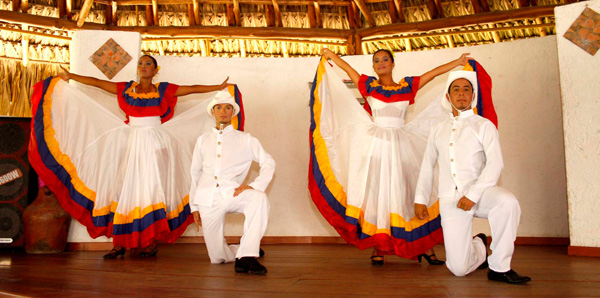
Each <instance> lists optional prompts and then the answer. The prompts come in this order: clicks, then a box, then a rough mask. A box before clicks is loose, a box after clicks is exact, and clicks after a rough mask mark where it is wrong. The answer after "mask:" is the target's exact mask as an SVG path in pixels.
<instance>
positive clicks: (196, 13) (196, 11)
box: [192, 0, 202, 26]
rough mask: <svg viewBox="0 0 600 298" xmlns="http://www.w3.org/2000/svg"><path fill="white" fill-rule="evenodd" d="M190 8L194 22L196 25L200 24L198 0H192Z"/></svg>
mask: <svg viewBox="0 0 600 298" xmlns="http://www.w3.org/2000/svg"><path fill="white" fill-rule="evenodd" d="M192 9H193V13H194V22H195V23H196V25H198V26H200V25H202V21H201V20H200V4H199V3H198V0H194V1H192Z"/></svg>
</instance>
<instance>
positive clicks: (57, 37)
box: [2, 25, 71, 41]
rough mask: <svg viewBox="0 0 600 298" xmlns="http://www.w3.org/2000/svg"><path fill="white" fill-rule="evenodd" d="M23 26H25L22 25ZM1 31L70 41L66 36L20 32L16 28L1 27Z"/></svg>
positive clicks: (28, 31)
mask: <svg viewBox="0 0 600 298" xmlns="http://www.w3.org/2000/svg"><path fill="white" fill-rule="evenodd" d="M24 26H27V25H24ZM2 31H10V32H17V33H21V34H26V35H33V36H39V37H47V38H54V39H60V40H66V41H71V38H70V37H68V36H62V35H54V34H48V33H42V32H36V31H31V30H22V29H17V28H10V27H2Z"/></svg>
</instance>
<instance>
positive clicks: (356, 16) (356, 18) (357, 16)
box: [350, 1, 362, 29]
mask: <svg viewBox="0 0 600 298" xmlns="http://www.w3.org/2000/svg"><path fill="white" fill-rule="evenodd" d="M350 5H352V17H353V18H354V23H355V24H356V29H360V28H361V27H362V20H361V19H360V14H359V13H358V6H357V5H356V2H354V1H352V2H351V3H350Z"/></svg>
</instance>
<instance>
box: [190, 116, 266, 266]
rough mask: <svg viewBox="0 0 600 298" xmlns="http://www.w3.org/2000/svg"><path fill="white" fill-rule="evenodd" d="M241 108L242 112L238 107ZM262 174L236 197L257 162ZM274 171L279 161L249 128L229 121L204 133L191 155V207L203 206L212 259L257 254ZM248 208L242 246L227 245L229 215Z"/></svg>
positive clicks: (245, 211)
mask: <svg viewBox="0 0 600 298" xmlns="http://www.w3.org/2000/svg"><path fill="white" fill-rule="evenodd" d="M236 113H237V112H236ZM253 161H256V162H258V163H259V164H260V173H259V175H258V177H256V179H254V181H253V182H252V183H250V184H249V186H251V187H252V188H254V189H248V190H245V191H243V192H241V193H240V194H239V195H238V196H235V197H234V191H235V189H236V188H237V187H238V186H240V185H241V184H242V183H243V182H244V179H245V178H246V175H247V174H248V171H249V169H250V166H251V165H252V162H253ZM274 172H275V160H273V158H272V157H271V155H269V153H267V152H266V151H265V150H264V149H263V147H262V146H261V144H260V142H259V141H258V140H257V139H256V138H254V137H252V136H251V135H250V134H249V133H246V132H241V131H238V130H235V129H234V128H233V126H232V125H228V126H226V127H225V129H223V130H217V129H216V128H213V131H211V132H209V133H206V134H204V135H202V136H200V137H199V138H198V140H197V142H196V146H195V148H194V156H193V158H192V167H191V174H192V181H191V182H192V184H191V188H190V208H191V211H192V212H195V211H199V212H200V218H201V220H202V230H203V233H204V240H205V242H206V247H207V250H208V255H209V257H210V261H211V263H227V262H232V261H234V260H235V259H236V258H238V259H239V258H242V257H258V256H259V250H260V240H261V239H262V237H263V235H264V233H265V231H266V229H267V222H268V217H269V202H268V201H267V195H266V194H265V190H266V188H267V186H268V185H269V183H270V182H271V179H272V178H273V174H274ZM227 213H243V214H244V216H245V221H244V234H243V236H242V239H241V240H240V244H239V245H227V242H226V241H225V238H224V235H223V227H224V220H225V214H227Z"/></svg>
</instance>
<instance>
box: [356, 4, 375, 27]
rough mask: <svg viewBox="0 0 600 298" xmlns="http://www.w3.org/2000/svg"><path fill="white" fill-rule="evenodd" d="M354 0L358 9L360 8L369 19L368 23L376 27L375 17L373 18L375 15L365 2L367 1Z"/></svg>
mask: <svg viewBox="0 0 600 298" xmlns="http://www.w3.org/2000/svg"><path fill="white" fill-rule="evenodd" d="M353 1H354V3H356V5H357V6H358V9H360V12H361V13H362V14H363V16H365V19H367V23H368V24H369V25H370V26H371V27H375V19H373V16H372V15H371V11H370V10H369V8H368V7H367V5H366V4H365V2H364V1H363V0H353Z"/></svg>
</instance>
